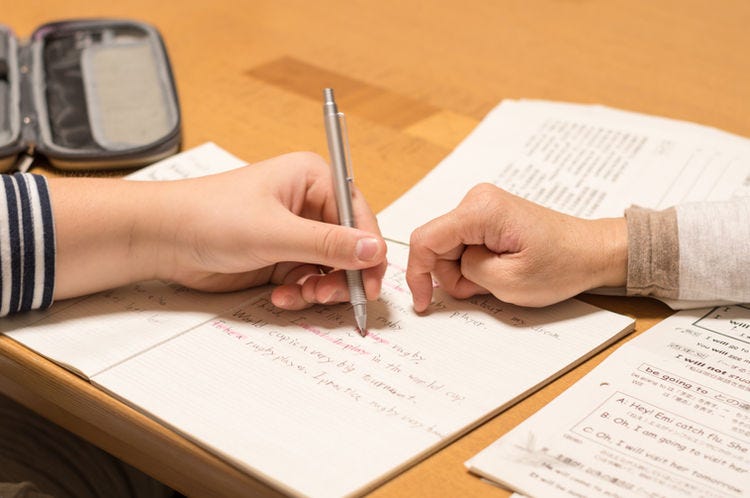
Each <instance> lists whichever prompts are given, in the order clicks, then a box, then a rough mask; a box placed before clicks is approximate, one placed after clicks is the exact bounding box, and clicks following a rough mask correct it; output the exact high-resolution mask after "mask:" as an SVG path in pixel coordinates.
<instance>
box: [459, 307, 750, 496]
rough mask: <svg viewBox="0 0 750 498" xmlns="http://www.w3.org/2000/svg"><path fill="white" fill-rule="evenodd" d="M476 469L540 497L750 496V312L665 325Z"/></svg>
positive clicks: (493, 449) (694, 316) (703, 315)
mask: <svg viewBox="0 0 750 498" xmlns="http://www.w3.org/2000/svg"><path fill="white" fill-rule="evenodd" d="M467 466H468V467H469V469H470V470H471V471H472V472H475V473H476V474H478V475H481V476H484V477H486V478H489V479H491V480H494V481H496V482H498V483H501V484H503V485H505V486H507V487H509V488H511V489H513V490H515V491H518V492H520V493H523V494H528V495H531V496H550V497H554V496H565V497H570V496H611V497H630V496H664V497H670V496H695V497H715V498H718V497H739V496H749V495H750V307H747V306H725V307H716V308H711V309H703V310H690V311H683V312H680V313H678V314H676V315H673V316H672V317H670V318H668V319H666V320H664V321H662V322H660V323H659V324H657V325H656V326H654V327H653V328H651V329H649V330H648V331H646V332H644V333H643V334H641V335H640V336H639V337H636V338H635V339H633V340H631V341H630V342H628V343H626V344H625V345H624V346H622V347H621V348H619V349H618V350H617V351H616V352H615V353H613V354H612V355H611V356H610V357H609V358H608V359H607V360H605V361H604V362H603V363H602V364H601V365H599V366H598V367H597V368H596V369H594V370H593V371H592V372H591V373H589V374H588V375H587V376H586V377H584V378H583V379H582V380H581V381H579V382H577V383H576V384H575V385H574V386H573V387H571V388H570V389H568V390H567V391H565V392H564V393H563V394H562V395H560V396H559V397H558V398H557V399H555V400H553V401H552V402H551V403H550V404H548V405H547V406H545V407H544V408H543V409H542V410H541V411H539V412H537V413H536V414H535V415H533V416H532V417H531V418H529V419H527V420H526V421H524V422H522V423H521V424H520V425H519V426H517V427H516V428H515V429H513V430H512V431H511V432H509V433H508V434H506V435H505V436H503V437H502V438H500V439H499V440H498V441H497V442H495V443H494V444H492V445H491V446H489V447H488V448H487V449H485V450H484V451H482V452H481V453H479V454H478V455H477V456H475V457H474V458H472V459H471V460H470V461H468V462H467Z"/></svg>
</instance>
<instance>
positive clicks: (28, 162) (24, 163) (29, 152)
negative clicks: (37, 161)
mask: <svg viewBox="0 0 750 498" xmlns="http://www.w3.org/2000/svg"><path fill="white" fill-rule="evenodd" d="M32 164H34V146H33V145H29V148H28V149H26V152H24V153H22V154H20V155H19V156H18V159H16V164H15V165H14V169H15V170H16V171H18V172H19V173H28V172H29V170H30V169H31V166H32Z"/></svg>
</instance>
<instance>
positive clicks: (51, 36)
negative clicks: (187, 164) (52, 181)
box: [0, 19, 181, 171]
mask: <svg viewBox="0 0 750 498" xmlns="http://www.w3.org/2000/svg"><path fill="white" fill-rule="evenodd" d="M180 127H181V122H180V107H179V102H178V98H177V90H176V88H175V83H174V77H173V75H172V69H171V67H170V64H169V58H168V56H167V51H166V48H165V46H164V42H163V40H162V37H161V36H160V34H159V32H158V31H157V30H156V29H155V28H154V27H152V26H150V25H148V24H145V23H141V22H137V21H131V20H117V19H81V20H68V21H60V22H52V23H49V24H45V25H43V26H41V27H39V28H38V29H37V30H35V31H34V33H33V34H32V35H31V37H30V39H29V40H28V42H26V43H21V42H20V41H19V40H18V39H17V38H16V36H15V35H14V34H13V32H12V31H11V30H10V29H8V28H7V27H5V26H0V171H7V170H9V169H12V168H13V167H14V164H15V165H16V167H17V168H18V169H21V170H23V169H27V168H28V166H29V165H30V163H31V161H33V158H34V157H35V156H36V155H43V156H44V157H45V158H46V160H47V161H48V162H49V164H51V165H52V166H54V167H56V168H60V169H105V168H129V167H136V166H140V165H143V164H146V163H150V162H153V161H156V160H158V159H161V158H163V157H166V156H168V155H170V154H173V153H175V152H176V151H178V150H179V147H180V134H181V132H180Z"/></svg>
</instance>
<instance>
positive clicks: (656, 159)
mask: <svg viewBox="0 0 750 498" xmlns="http://www.w3.org/2000/svg"><path fill="white" fill-rule="evenodd" d="M481 182H489V183H492V184H494V185H497V186H499V187H501V188H503V189H505V190H508V191H510V192H512V193H514V194H516V195H519V196H521V197H524V198H526V199H529V200H532V201H534V202H537V203H540V204H542V205H544V206H547V207H550V208H553V209H556V210H558V211H562V212H565V213H568V214H572V215H576V216H580V217H584V218H599V217H610V216H622V215H623V212H624V210H625V208H627V207H629V206H630V205H633V204H637V205H640V206H644V207H650V208H666V207H669V206H672V205H675V204H677V203H681V202H687V201H700V200H722V199H729V198H731V197H733V196H747V195H750V141H749V140H747V139H744V138H741V137H738V136H736V135H731V134H729V133H726V132H722V131H719V130H717V129H714V128H708V127H705V126H700V125H697V124H693V123H687V122H682V121H677V120H671V119H666V118H659V117H653V116H647V115H642V114H637V113H634V112H628V111H620V110H616V109H611V108H607V107H604V106H599V105H582V104H568V103H558V102H547V101H534V100H504V101H503V102H502V103H501V104H500V105H498V106H497V107H496V108H495V109H494V110H492V111H491V112H490V113H489V114H488V115H487V116H486V117H485V118H484V119H483V120H482V122H481V123H480V124H479V126H477V127H476V129H475V130H474V131H472V133H471V134H470V135H469V136H468V137H467V138H466V139H465V140H464V141H463V142H462V143H461V144H460V145H459V146H458V147H457V148H456V149H455V150H454V151H453V152H452V153H451V154H450V155H448V156H447V157H446V158H445V159H444V160H443V161H442V162H441V163H440V164H439V165H438V166H436V167H435V168H434V169H433V170H432V171H431V172H430V173H429V174H427V175H426V176H425V177H424V178H423V179H422V180H421V181H420V182H419V183H418V184H417V185H415V186H414V187H413V188H411V189H410V190H409V191H407V192H406V193H405V194H404V195H403V196H402V197H400V198H399V199H397V200H396V201H395V202H394V203H393V204H391V205H390V206H388V207H387V208H386V209H384V210H383V211H381V212H380V213H379V215H378V220H379V223H380V227H381V230H382V231H383V233H384V234H387V236H388V237H391V238H393V239H394V240H397V241H401V242H408V241H409V236H410V234H411V232H412V231H413V230H414V229H415V228H417V227H418V226H420V225H422V224H424V223H426V222H427V221H429V220H431V219H432V218H435V217H436V216H438V215H440V214H443V213H445V212H447V211H449V210H450V209H453V208H454V207H456V206H457V205H458V203H459V202H460V201H461V199H463V197H464V196H465V195H466V193H467V192H468V191H469V190H470V189H471V187H473V186H474V185H476V184H477V183H481Z"/></svg>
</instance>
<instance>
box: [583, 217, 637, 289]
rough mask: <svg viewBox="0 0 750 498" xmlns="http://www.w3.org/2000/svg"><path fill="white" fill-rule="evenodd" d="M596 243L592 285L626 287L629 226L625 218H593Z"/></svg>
mask: <svg viewBox="0 0 750 498" xmlns="http://www.w3.org/2000/svg"><path fill="white" fill-rule="evenodd" d="M589 223H591V224H592V227H594V230H595V233H596V236H595V239H594V240H595V241H596V243H595V244H594V245H593V246H591V249H592V254H591V257H592V265H591V268H592V270H593V271H592V278H593V280H592V285H591V288H597V287H624V286H625V285H626V282H627V274H628V227H627V223H626V221H625V218H602V219H597V220H591V221H590V222H589Z"/></svg>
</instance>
